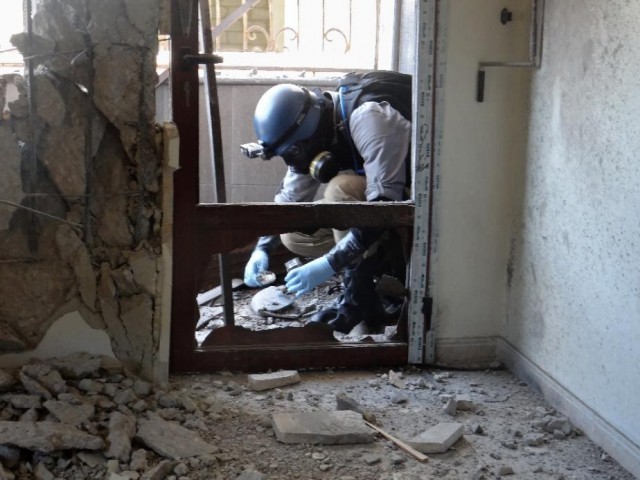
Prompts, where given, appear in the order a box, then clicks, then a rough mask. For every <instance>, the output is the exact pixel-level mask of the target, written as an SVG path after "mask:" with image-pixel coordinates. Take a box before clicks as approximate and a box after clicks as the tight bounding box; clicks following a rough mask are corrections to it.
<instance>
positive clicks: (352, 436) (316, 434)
mask: <svg viewBox="0 0 640 480" xmlns="http://www.w3.org/2000/svg"><path fill="white" fill-rule="evenodd" d="M272 425H273V431H274V432H275V434H276V438H277V439H278V440H279V441H280V442H282V443H307V444H324V445H341V444H348V443H371V442H373V441H374V435H373V432H372V430H371V429H370V428H369V427H367V425H366V424H365V423H364V420H363V418H362V415H360V414H359V413H356V412H352V411H351V410H342V411H338V412H328V411H322V410H319V411H315V412H289V413H276V414H274V415H273V417H272Z"/></svg>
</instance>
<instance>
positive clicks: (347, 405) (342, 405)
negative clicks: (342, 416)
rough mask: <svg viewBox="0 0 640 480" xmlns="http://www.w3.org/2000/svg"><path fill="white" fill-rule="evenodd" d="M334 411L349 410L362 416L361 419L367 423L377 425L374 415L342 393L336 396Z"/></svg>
mask: <svg viewBox="0 0 640 480" xmlns="http://www.w3.org/2000/svg"><path fill="white" fill-rule="evenodd" d="M336 410H351V411H353V412H357V413H359V414H360V415H362V418H364V419H365V420H366V421H367V422H369V423H373V424H376V423H378V421H377V419H376V416H375V414H374V413H372V412H370V411H369V410H367V409H366V408H364V407H363V406H362V405H360V403H359V402H358V401H357V400H355V399H354V398H351V397H350V396H348V395H347V394H346V393H344V392H340V393H337V394H336Z"/></svg>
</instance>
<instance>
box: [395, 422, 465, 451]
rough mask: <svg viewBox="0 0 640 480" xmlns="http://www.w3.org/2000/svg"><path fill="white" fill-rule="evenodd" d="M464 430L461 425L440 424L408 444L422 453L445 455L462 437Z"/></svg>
mask: <svg viewBox="0 0 640 480" xmlns="http://www.w3.org/2000/svg"><path fill="white" fill-rule="evenodd" d="M463 428H464V427H463V426H462V425H461V424H459V423H439V424H438V425H436V426H434V427H431V428H430V429H429V430H427V431H425V432H423V433H421V434H419V435H416V436H415V437H413V438H412V439H410V440H408V441H407V443H408V444H409V445H411V446H412V447H413V448H415V449H416V450H418V451H419V452H422V453H444V452H446V451H447V450H449V448H450V447H451V445H453V444H454V443H455V442H457V441H458V440H459V439H460V437H462V431H463Z"/></svg>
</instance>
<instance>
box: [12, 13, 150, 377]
mask: <svg viewBox="0 0 640 480" xmlns="http://www.w3.org/2000/svg"><path fill="white" fill-rule="evenodd" d="M160 3H161V2H159V1H158V0H109V1H104V0H34V5H33V6H34V16H33V33H34V35H33V41H31V39H30V38H29V36H28V35H27V34H26V33H21V34H20V33H19V34H16V35H14V36H13V37H12V42H13V43H14V44H15V45H16V46H17V47H18V49H19V50H20V51H21V53H22V54H23V56H24V57H25V59H32V60H31V61H32V71H33V75H32V76H29V75H28V73H29V70H30V69H29V68H27V69H26V73H27V75H26V76H25V78H24V79H23V78H20V77H15V76H12V77H11V78H5V79H4V80H5V82H6V83H9V84H12V85H16V86H17V88H18V91H19V94H20V95H19V98H18V99H17V100H15V101H12V102H10V103H9V104H8V109H9V112H10V113H9V115H7V116H6V118H4V119H3V120H2V122H1V123H0V152H1V154H2V158H3V161H2V164H1V166H0V179H1V180H0V182H2V183H1V185H0V188H1V192H2V193H1V198H2V200H3V202H2V203H0V281H1V285H2V287H1V289H0V352H8V351H12V352H16V351H28V350H31V349H33V348H34V347H36V346H37V345H38V343H39V342H40V341H41V340H42V339H43V337H44V336H45V334H46V333H47V331H48V330H49V329H50V327H51V326H52V324H53V323H54V322H56V320H58V319H59V318H61V317H62V316H64V315H65V314H67V313H69V312H79V313H80V314H81V315H82V318H83V319H84V320H85V321H86V322H87V323H88V324H89V325H90V326H91V327H93V328H95V329H103V330H104V331H105V332H107V334H108V335H109V337H110V340H111V346H112V348H113V352H114V353H115V355H116V356H117V357H118V358H119V359H120V360H122V361H123V362H124V363H125V364H126V365H128V366H129V367H130V368H132V369H134V370H135V371H138V372H140V373H141V374H143V375H147V376H149V375H151V372H152V369H153V364H154V362H155V361H156V360H157V358H156V356H157V350H158V343H159V333H160V332H159V330H160V329H159V325H160V306H159V301H160V298H159V295H158V292H159V291H160V282H161V273H162V272H161V268H160V267H161V263H160V258H161V235H160V227H161V219H162V214H161V213H162V212H161V207H160V202H161V200H162V199H161V193H162V192H161V188H160V180H161V167H162V162H161V151H162V149H161V148H160V142H161V140H160V138H161V137H160V135H159V133H158V128H157V126H156V124H155V121H154V118H155V96H154V90H155V85H156V81H157V75H156V70H155V62H156V53H157V43H158V41H157V38H158V37H157V32H158V23H159V18H160V11H161V8H160ZM3 101H4V99H3Z"/></svg>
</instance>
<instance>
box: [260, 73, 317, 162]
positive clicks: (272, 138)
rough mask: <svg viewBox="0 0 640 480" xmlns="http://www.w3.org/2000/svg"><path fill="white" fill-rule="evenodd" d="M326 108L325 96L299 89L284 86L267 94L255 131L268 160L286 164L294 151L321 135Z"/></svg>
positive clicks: (270, 90)
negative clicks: (276, 158) (275, 157)
mask: <svg viewBox="0 0 640 480" xmlns="http://www.w3.org/2000/svg"><path fill="white" fill-rule="evenodd" d="M324 105H325V99H323V98H322V96H321V97H320V98H319V97H318V96H317V95H316V94H315V93H313V92H310V91H309V90H307V89H306V88H303V87H300V86H298V85H292V84H280V85H276V86H274V87H271V88H270V89H269V90H267V91H266V92H265V93H264V94H263V95H262V97H261V98H260V100H259V101H258V104H257V105H256V110H255V113H254V116H253V128H254V130H255V132H256V136H257V137H258V140H259V142H260V144H261V145H262V147H263V148H264V151H265V156H266V157H267V158H270V157H273V156H275V155H277V156H281V157H283V158H284V159H285V162H286V161H287V152H288V151H291V150H292V147H294V146H295V145H296V144H300V142H302V141H304V140H307V139H310V138H311V137H312V136H314V134H315V133H316V132H317V131H318V129H319V127H320V126H321V119H322V113H323V108H324ZM293 149H295V147H294V148H293ZM287 163H288V162H287Z"/></svg>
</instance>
